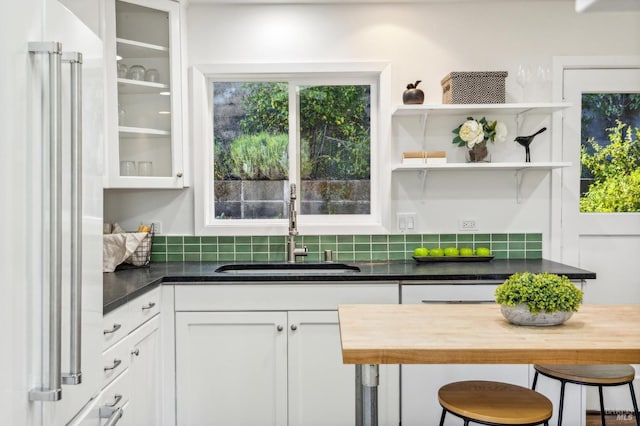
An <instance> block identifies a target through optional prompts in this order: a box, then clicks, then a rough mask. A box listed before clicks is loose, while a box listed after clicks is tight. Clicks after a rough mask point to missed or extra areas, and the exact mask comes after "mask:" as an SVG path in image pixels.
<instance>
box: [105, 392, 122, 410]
mask: <svg viewBox="0 0 640 426" xmlns="http://www.w3.org/2000/svg"><path fill="white" fill-rule="evenodd" d="M121 400H122V395H120V394H118V393H117V394H115V395H113V404H104V406H105V407H115V406H116V405H118V402H120V401H121Z"/></svg>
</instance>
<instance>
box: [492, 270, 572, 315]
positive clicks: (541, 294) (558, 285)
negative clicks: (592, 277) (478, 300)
mask: <svg viewBox="0 0 640 426" xmlns="http://www.w3.org/2000/svg"><path fill="white" fill-rule="evenodd" d="M495 297H496V302H497V303H499V304H500V305H501V312H502V315H504V317H505V318H506V319H507V320H508V321H509V322H511V323H513V324H517V325H558V324H562V323H564V322H565V321H566V320H568V319H569V318H570V317H571V315H573V313H574V312H577V311H578V308H579V307H580V304H581V303H582V297H583V292H582V290H580V289H579V288H577V287H576V286H575V285H573V283H571V281H569V279H568V278H567V277H566V276H559V275H555V274H549V273H540V274H534V273H530V272H521V273H517V274H513V275H511V276H510V277H509V278H508V279H507V280H506V281H505V282H504V283H502V284H500V285H499V286H498V288H496V292H495Z"/></svg>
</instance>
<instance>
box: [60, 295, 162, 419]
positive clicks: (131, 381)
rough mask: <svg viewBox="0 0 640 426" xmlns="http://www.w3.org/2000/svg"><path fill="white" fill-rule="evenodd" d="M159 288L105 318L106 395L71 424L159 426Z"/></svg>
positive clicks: (104, 382)
mask: <svg viewBox="0 0 640 426" xmlns="http://www.w3.org/2000/svg"><path fill="white" fill-rule="evenodd" d="M159 302H160V289H159V288H158V289H155V290H152V291H150V292H148V293H146V294H144V295H142V296H140V297H138V298H136V299H134V300H132V301H131V302H129V303H127V304H125V305H123V306H120V307H119V308H117V309H115V310H113V311H111V312H109V313H108V314H106V315H105V316H104V318H103V328H104V340H103V353H102V365H103V378H102V386H103V390H102V391H101V392H100V394H99V395H98V397H97V398H96V399H95V400H94V403H93V404H90V405H89V406H88V407H87V408H86V409H85V410H83V412H82V413H81V414H80V415H79V416H78V417H77V418H76V419H74V421H73V422H72V423H71V424H72V425H82V426H89V425H91V426H94V425H100V424H104V423H105V422H106V421H107V418H103V417H104V416H105V415H109V414H113V415H114V416H116V415H117V416H119V414H118V413H116V410H118V409H121V410H122V412H121V417H120V418H119V419H118V420H117V422H116V423H109V424H117V425H118V426H127V425H135V426H145V425H148V426H155V425H158V424H161V419H160V401H161V386H160V377H161V376H160V348H159V341H160V338H159V337H160V317H159V315H158V313H159V308H160V303H159Z"/></svg>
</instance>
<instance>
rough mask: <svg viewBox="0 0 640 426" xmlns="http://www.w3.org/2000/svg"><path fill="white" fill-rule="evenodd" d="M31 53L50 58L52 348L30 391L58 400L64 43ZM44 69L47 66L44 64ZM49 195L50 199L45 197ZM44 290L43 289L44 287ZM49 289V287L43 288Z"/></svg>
mask: <svg viewBox="0 0 640 426" xmlns="http://www.w3.org/2000/svg"><path fill="white" fill-rule="evenodd" d="M28 49H29V54H30V55H32V57H34V58H35V56H36V55H46V56H47V59H48V70H49V74H48V76H45V75H42V76H41V84H42V90H41V92H42V93H40V95H41V97H42V98H43V99H46V103H47V104H48V105H43V106H42V109H43V110H45V111H48V114H49V117H48V118H46V119H45V118H44V117H43V126H46V127H48V129H47V130H48V134H47V133H44V132H43V133H42V134H43V137H44V139H43V140H42V143H43V144H44V145H45V146H48V147H49V175H48V177H47V181H48V182H49V187H48V188H46V189H45V188H43V192H44V193H45V194H46V195H45V196H44V197H43V200H42V201H43V204H44V205H47V206H48V208H49V215H48V218H47V219H44V218H43V220H42V221H43V223H42V226H43V229H49V247H47V248H46V250H44V253H47V254H48V258H47V259H43V260H44V261H45V263H48V264H49V268H48V286H49V289H48V292H49V295H48V297H49V300H48V305H49V306H48V311H49V314H48V316H49V318H48V320H49V324H48V326H45V325H44V324H43V328H44V327H48V334H49V339H48V340H49V348H48V349H47V350H44V351H43V352H45V353H47V354H48V363H49V366H48V370H47V378H43V380H42V382H43V383H42V385H41V386H40V387H37V388H34V389H32V390H30V391H29V399H30V400H31V401H59V400H60V399H62V384H61V381H62V377H61V361H60V357H61V348H62V344H61V339H60V337H61V336H60V334H61V330H62V314H61V311H62V217H61V214H62V193H61V189H62V173H61V172H62V164H61V162H62V120H61V115H60V110H61V107H62V100H61V80H60V71H61V59H62V44H61V43H58V42H29V43H28ZM43 69H44V68H43ZM47 196H48V199H44V198H45V197H47ZM43 290H44V289H43ZM44 291H47V290H44Z"/></svg>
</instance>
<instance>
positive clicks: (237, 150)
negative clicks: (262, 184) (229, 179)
mask: <svg viewBox="0 0 640 426" xmlns="http://www.w3.org/2000/svg"><path fill="white" fill-rule="evenodd" d="M288 145H289V136H288V135H287V134H278V135H270V134H268V133H266V132H262V133H258V134H250V135H243V136H241V137H239V138H237V139H235V140H233V141H232V142H231V144H230V146H229V159H230V165H229V173H230V174H231V175H233V176H238V177H240V178H241V179H246V180H265V179H271V180H283V179H287V176H289V161H288V157H287V147H288Z"/></svg>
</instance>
